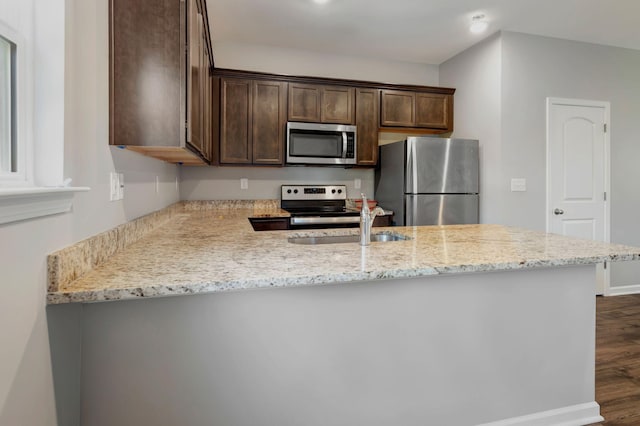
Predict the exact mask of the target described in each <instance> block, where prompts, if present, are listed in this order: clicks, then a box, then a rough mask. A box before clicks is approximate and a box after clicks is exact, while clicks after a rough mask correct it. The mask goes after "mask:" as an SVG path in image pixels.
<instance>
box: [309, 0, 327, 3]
mask: <svg viewBox="0 0 640 426" xmlns="http://www.w3.org/2000/svg"><path fill="white" fill-rule="evenodd" d="M329 1H331V0H313V2H314V3H316V4H325V3H329Z"/></svg>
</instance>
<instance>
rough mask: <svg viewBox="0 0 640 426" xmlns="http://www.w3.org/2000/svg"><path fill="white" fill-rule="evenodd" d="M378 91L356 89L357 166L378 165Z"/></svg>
mask: <svg viewBox="0 0 640 426" xmlns="http://www.w3.org/2000/svg"><path fill="white" fill-rule="evenodd" d="M379 97H380V91H379V90H378V89H361V88H358V89H356V126H357V127H358V130H357V132H358V133H357V136H356V140H357V161H358V165H359V166H375V165H376V164H377V163H378V127H379V123H378V119H379V117H380V114H379V112H378V111H379V108H378V105H379V101H378V100H379Z"/></svg>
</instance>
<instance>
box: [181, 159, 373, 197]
mask: <svg viewBox="0 0 640 426" xmlns="http://www.w3.org/2000/svg"><path fill="white" fill-rule="evenodd" d="M181 174H182V178H181V181H180V198H181V199H182V200H216V199H218V200H275V199H280V185H284V184H286V185H295V184H324V183H332V184H336V185H346V186H347V197H349V198H359V197H360V193H362V192H364V193H365V194H367V195H368V196H369V198H372V197H373V172H372V171H371V170H368V169H344V168H337V167H332V168H326V167H324V168H323V167H287V168H285V169H280V168H275V167H263V168H257V167H251V168H247V167H210V168H209V167H207V168H205V167H193V168H190V169H189V170H188V172H185V170H183V171H182V173H181ZM185 175H186V176H185ZM241 178H248V179H249V188H248V189H247V190H243V189H240V179H241ZM355 179H360V182H361V188H360V189H358V188H356V187H355V182H354V180H355Z"/></svg>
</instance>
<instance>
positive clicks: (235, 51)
mask: <svg viewBox="0 0 640 426" xmlns="http://www.w3.org/2000/svg"><path fill="white" fill-rule="evenodd" d="M213 54H214V58H213V59H214V61H215V65H216V67H217V68H231V69H239V70H247V71H259V72H268V73H273V74H287V75H298V76H310V77H332V78H344V79H350V80H365V81H376V82H381V83H396V84H417V85H423V86H437V85H438V66H437V65H427V64H418V63H414V62H400V61H388V60H383V59H374V58H365V57H358V56H343V55H331V54H327V53H320V52H311V51H306V50H298V49H288V48H281V47H273V46H264V45H257V44H249V43H239V42H229V41H221V42H216V41H214V42H213Z"/></svg>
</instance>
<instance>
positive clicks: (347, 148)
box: [287, 121, 357, 165]
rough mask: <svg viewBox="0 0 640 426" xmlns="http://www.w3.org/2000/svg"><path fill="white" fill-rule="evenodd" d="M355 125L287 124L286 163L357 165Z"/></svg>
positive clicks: (291, 122)
mask: <svg viewBox="0 0 640 426" xmlns="http://www.w3.org/2000/svg"><path fill="white" fill-rule="evenodd" d="M356 158H357V157H356V126H347V125H343V124H317V123H297V122H293V121H290V122H288V123H287V164H326V165H352V164H356Z"/></svg>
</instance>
